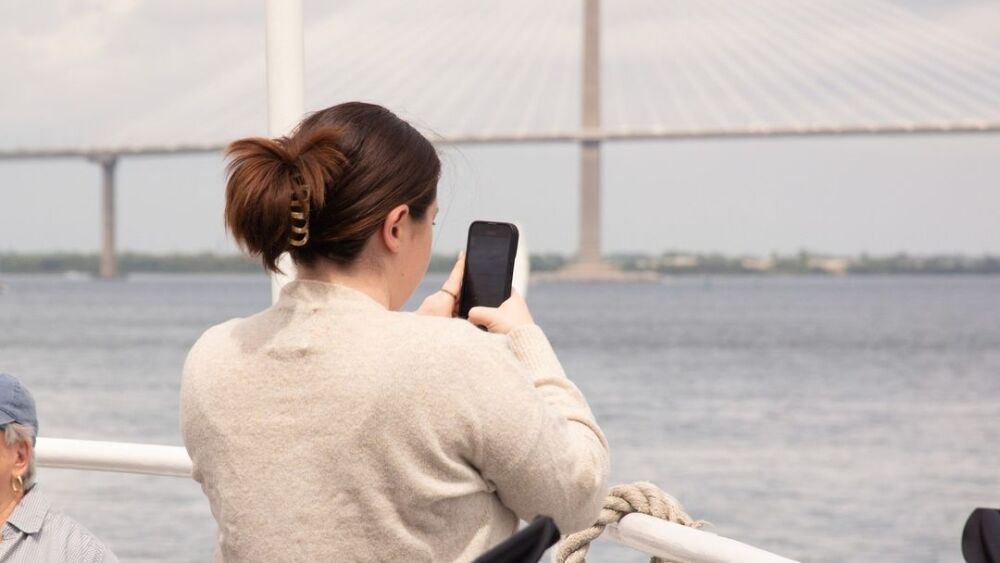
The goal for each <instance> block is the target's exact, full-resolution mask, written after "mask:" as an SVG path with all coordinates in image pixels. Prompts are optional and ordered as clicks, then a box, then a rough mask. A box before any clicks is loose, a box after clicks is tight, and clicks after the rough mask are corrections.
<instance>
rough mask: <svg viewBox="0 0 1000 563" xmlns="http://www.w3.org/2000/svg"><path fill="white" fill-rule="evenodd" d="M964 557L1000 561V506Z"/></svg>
mask: <svg viewBox="0 0 1000 563" xmlns="http://www.w3.org/2000/svg"><path fill="white" fill-rule="evenodd" d="M962 557H965V561H966V562H967V563H1000V508H977V509H975V510H973V511H972V514H970V515H969V519H968V520H967V521H966V522H965V530H963V531H962ZM498 561H499V560H498Z"/></svg>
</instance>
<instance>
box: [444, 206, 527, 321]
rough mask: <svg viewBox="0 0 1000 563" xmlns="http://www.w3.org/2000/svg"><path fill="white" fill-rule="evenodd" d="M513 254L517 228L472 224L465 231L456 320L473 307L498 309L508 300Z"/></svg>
mask: <svg viewBox="0 0 1000 563" xmlns="http://www.w3.org/2000/svg"><path fill="white" fill-rule="evenodd" d="M516 253H517V228H516V227H514V226H513V225H511V224H508V223H487V222H483V221H476V222H475V223H473V224H472V226H471V227H469V245H468V248H467V250H466V252H465V276H464V277H463V279H462V296H461V299H459V311H458V312H459V316H461V317H463V318H467V317H468V316H469V309H471V308H473V307H477V306H484V307H498V306H500V304H501V303H503V302H504V301H506V300H507V298H508V297H510V286H511V279H512V277H513V275H514V256H515V254H516Z"/></svg>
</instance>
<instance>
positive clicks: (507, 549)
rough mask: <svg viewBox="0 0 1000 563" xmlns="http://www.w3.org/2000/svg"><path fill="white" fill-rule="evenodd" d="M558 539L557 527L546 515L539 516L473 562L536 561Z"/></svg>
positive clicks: (535, 562) (512, 562)
mask: <svg viewBox="0 0 1000 563" xmlns="http://www.w3.org/2000/svg"><path fill="white" fill-rule="evenodd" d="M557 541H559V528H557V527H556V523H555V522H553V521H552V519H551V518H549V517H548V516H539V517H538V518H535V519H534V520H533V521H532V522H531V524H528V525H527V526H525V527H524V528H523V529H521V530H518V532H517V533H515V534H514V535H513V536H511V537H509V538H507V539H505V540H504V541H503V542H501V543H499V544H497V545H496V546H495V547H494V548H493V549H491V550H489V551H487V552H486V553H484V554H482V555H480V556H479V557H478V558H477V559H476V560H475V561H474V562H473V563H537V562H538V561H539V560H541V558H542V555H544V554H545V551H546V550H547V549H548V548H550V547H552V545H553V544H555V543H556V542H557Z"/></svg>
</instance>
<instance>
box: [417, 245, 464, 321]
mask: <svg viewBox="0 0 1000 563" xmlns="http://www.w3.org/2000/svg"><path fill="white" fill-rule="evenodd" d="M464 274H465V253H464V252H459V253H458V260H456V261H455V266H454V267H453V268H452V269H451V273H450V274H448V279H447V280H445V282H444V285H443V286H441V289H439V290H438V291H435V292H434V293H432V294H430V295H428V296H427V298H426V299H424V302H423V303H421V304H420V307H418V308H417V314H418V315H429V316H432V317H454V316H455V315H457V314H458V296H459V295H461V294H462V276H463V275H464Z"/></svg>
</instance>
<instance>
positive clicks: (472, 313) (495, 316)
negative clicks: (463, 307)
mask: <svg viewBox="0 0 1000 563" xmlns="http://www.w3.org/2000/svg"><path fill="white" fill-rule="evenodd" d="M499 320H500V311H499V310H498V309H497V308H495V307H473V308H471V309H469V322H470V323H472V324H474V325H476V326H484V327H486V330H488V331H490V332H496V330H494V329H495V328H496V326H497V323H498V321H499Z"/></svg>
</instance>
